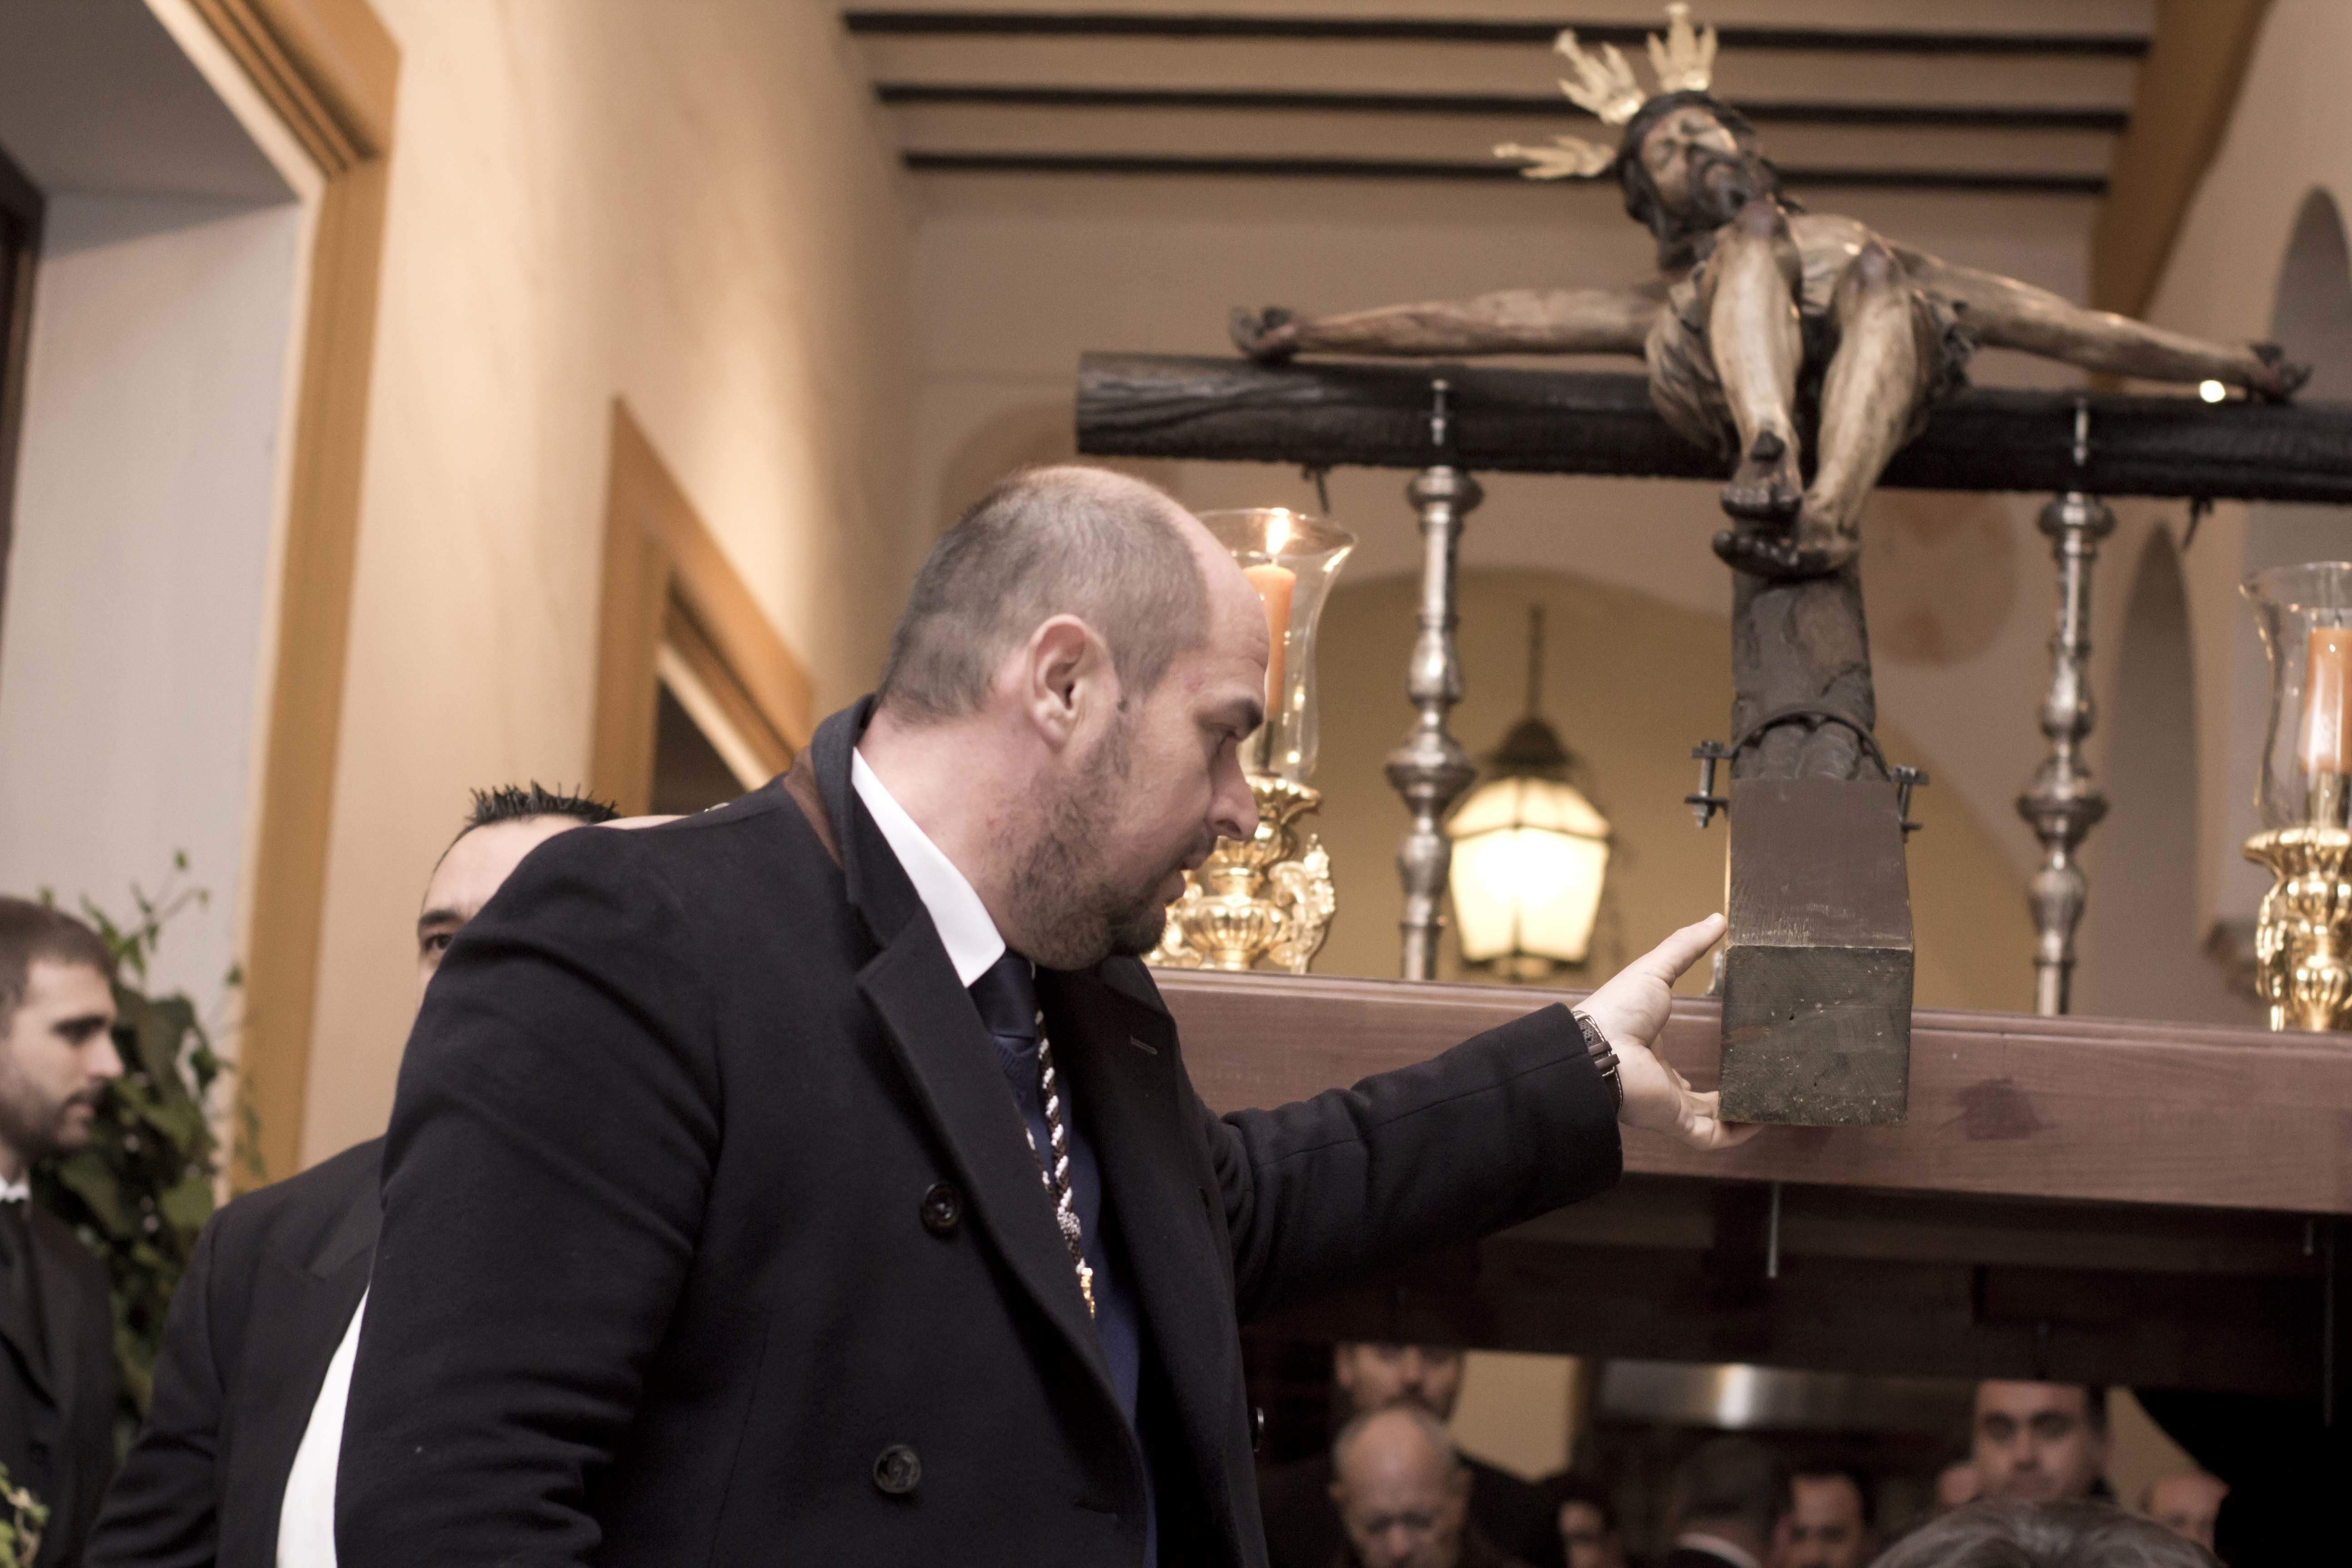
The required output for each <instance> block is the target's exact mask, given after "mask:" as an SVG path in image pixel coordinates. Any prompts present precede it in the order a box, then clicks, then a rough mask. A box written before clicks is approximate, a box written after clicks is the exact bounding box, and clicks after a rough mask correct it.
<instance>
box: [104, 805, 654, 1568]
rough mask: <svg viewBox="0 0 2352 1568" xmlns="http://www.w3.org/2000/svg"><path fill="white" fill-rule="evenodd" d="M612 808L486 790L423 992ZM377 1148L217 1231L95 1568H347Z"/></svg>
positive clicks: (163, 1359) (423, 915)
mask: <svg viewBox="0 0 2352 1568" xmlns="http://www.w3.org/2000/svg"><path fill="white" fill-rule="evenodd" d="M613 816H614V812H613V809H612V807H610V806H608V805H603V804H601V803H600V802H597V801H593V800H587V799H583V798H582V797H580V796H577V795H557V794H553V793H551V792H550V791H547V790H543V789H541V788H540V786H539V785H537V784H532V785H530V787H529V788H528V789H523V788H516V787H513V786H509V787H506V788H502V789H496V790H487V791H485V790H477V791H475V792H474V809H473V811H472V813H471V814H470V815H469V816H467V819H466V825H465V826H464V827H463V828H461V829H460V830H459V831H458V834H457V840H456V842H454V843H452V844H451V845H450V846H449V847H448V848H447V849H446V850H445V851H443V852H442V856H441V859H440V862H439V864H437V865H436V866H435V867H434V868H433V876H432V879H431V880H430V881H429V882H427V883H426V884H425V902H424V908H423V910H422V911H421V912H420V913H419V914H418V915H417V918H416V984H417V990H418V992H419V994H422V993H423V992H424V990H425V984H426V983H427V982H429V981H430V980H431V979H432V978H433V975H434V973H435V972H436V970H438V969H439V968H440V967H441V955H442V954H443V953H444V952H447V951H448V947H449V941H450V939H451V938H452V937H454V936H456V935H457V932H458V931H461V930H463V929H464V928H465V926H466V925H467V922H468V921H472V919H473V918H474V916H475V915H477V914H478V913H479V912H480V910H481V908H482V906H483V905H484V904H486V903H488V901H489V900H490V895H491V894H493V893H495V892H497V891H498V890H499V886H500V884H502V883H504V882H505V881H506V879H507V878H508V876H509V874H510V873H511V872H512V871H513V870H514V868H516V867H517V866H519V865H520V864H521V863H522V858H523V857H524V856H526V855H528V854H530V852H531V851H532V850H533V849H536V848H537V847H539V846H540V845H541V844H543V843H545V842H546V841H547V840H548V839H550V838H552V837H555V836H556V835H557V834H559V833H565V832H569V831H570V830H571V829H572V828H575V827H578V826H581V825H582V824H583V823H594V822H604V821H609V820H610V819H611V818H612V817H613ZM382 1158H383V1139H381V1138H372V1139H370V1140H368V1141H367V1142H364V1143H362V1144H360V1145H359V1146H358V1147H356V1148H353V1149H347V1150H345V1151H344V1152H342V1153H341V1154H338V1155H336V1156H334V1158H332V1159H331V1160H327V1161H324V1162H322V1163H320V1164H317V1165H314V1166H312V1167H311V1168H310V1170H308V1171H305V1172H303V1173H301V1174H300V1175H299V1176H294V1177H291V1178H289V1179H288V1180H286V1181H283V1182H279V1183H278V1184H276V1185H275V1186H269V1187H264V1188H263V1189H261V1190H260V1191H259V1192H256V1193H250V1194H247V1195H246V1196H244V1197H241V1198H239V1199H237V1200H236V1202H235V1203H232V1204H230V1205H228V1206H227V1207H226V1208H224V1209H222V1210H221V1211H220V1212H219V1213H218V1214H216V1215H214V1216H213V1218H212V1220H211V1222H210V1223H209V1224H208V1225H206V1226H205V1232H204V1235H203V1236H202V1237H200V1238H199V1239H198V1241H197V1243H196V1253H195V1258H194V1261H193V1263H192V1264H191V1265H190V1267H189V1269H188V1274H187V1278H186V1279H184V1280H182V1281H181V1283H180V1289H179V1290H178V1292H177V1294H175V1295H174V1296H173V1299H172V1311H171V1316H170V1318H169V1319H168V1320H167V1321H166V1322H165V1324H164V1328H163V1346H162V1349H161V1351H160V1352H159V1353H158V1355H157V1357H156V1363H155V1392H154V1397H153V1400H152V1403H151V1405H149V1407H148V1411H147V1420H146V1423H145V1425H144V1426H142V1428H141V1429H140V1433H139V1437H138V1441H137V1442H136V1443H134V1444H133V1445H132V1446H131V1454H130V1458H128V1459H126V1460H125V1461H124V1463H123V1467H122V1473H121V1475H120V1476H118V1477H117V1478H116V1479H115V1482H114V1486H113V1488H112V1489H111V1490H110V1491H109V1492H108V1493H107V1499H106V1510H105V1512H104V1513H103V1514H102V1515H101V1516H100V1519H99V1523H98V1529H97V1531H96V1533H95V1534H94V1535H93V1536H92V1538H91V1541H90V1549H89V1565H90V1568H214V1565H215V1564H218V1565H219V1568H333V1564H334V1562H335V1540H334V1517H335V1516H334V1507H335V1459H336V1454H337V1450H338V1449H339V1447H340V1446H341V1440H342V1428H343V1406H344V1401H345V1398H346V1396H347V1394H348V1393H349V1391H350V1387H351V1373H352V1352H353V1350H354V1349H355V1348H356V1346H357V1344H358V1341H359V1326H360V1319H361V1310H362V1305H363V1303H364V1300H365V1295H366V1291H367V1281H368V1268H369V1263H370V1259H371V1257H372V1255H373V1251H374V1247H375V1238H376V1220H377V1204H376V1173H377V1169H378V1166H379V1164H380V1163H381V1161H382Z"/></svg>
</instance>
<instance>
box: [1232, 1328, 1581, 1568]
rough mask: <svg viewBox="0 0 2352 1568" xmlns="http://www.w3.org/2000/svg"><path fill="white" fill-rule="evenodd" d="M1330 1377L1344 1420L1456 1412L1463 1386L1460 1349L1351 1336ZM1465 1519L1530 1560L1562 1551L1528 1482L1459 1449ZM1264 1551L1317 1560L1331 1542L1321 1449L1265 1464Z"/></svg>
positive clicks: (1289, 1559) (1298, 1567)
mask: <svg viewBox="0 0 2352 1568" xmlns="http://www.w3.org/2000/svg"><path fill="white" fill-rule="evenodd" d="M1331 1382H1332V1385H1333V1388H1334V1389H1335V1391H1336V1392H1337V1394H1338V1395H1339V1404H1340V1406H1341V1411H1342V1415H1341V1417H1340V1419H1341V1422H1342V1424H1345V1423H1346V1422H1348V1421H1352V1420H1354V1419H1356V1418H1357V1417H1358V1416H1360V1415H1371V1414H1372V1413H1373V1412H1375V1411H1381V1410H1387V1409H1390V1408H1391V1407H1393V1406H1396V1405H1412V1406H1414V1407H1415V1408H1418V1409H1422V1410H1426V1411H1428V1412H1429V1413H1430V1414H1431V1415H1434V1416H1435V1417H1436V1418H1437V1419H1438V1420H1439V1421H1440V1422H1441V1423H1443V1422H1446V1421H1450V1420H1452V1419H1453V1418H1454V1402H1455V1400H1457V1399H1458V1398H1460V1397H1461V1394H1462V1352H1460V1351H1458V1350H1456V1349H1454V1347H1453V1346H1451V1345H1393V1344H1379V1343H1369V1342H1350V1343H1342V1344H1336V1345H1333V1346H1332V1347H1331ZM1460 1461H1461V1464H1462V1467H1463V1468H1464V1470H1465V1473H1466V1474H1467V1475H1468V1476H1469V1477H1470V1522H1471V1523H1473V1524H1474V1525H1475V1526H1477V1528H1478V1531H1479V1532H1480V1533H1481V1534H1483V1535H1484V1536H1485V1537H1486V1539H1487V1540H1489V1541H1491V1542H1495V1543H1496V1545H1497V1546H1499V1547H1501V1548H1502V1549H1503V1550H1505V1551H1506V1552H1509V1553H1510V1554H1511V1555H1513V1556H1515V1557H1521V1558H1525V1559H1526V1560H1527V1561H1528V1563H1531V1564H1533V1565H1535V1568H1554V1565H1556V1564H1557V1563H1559V1561H1560V1545H1559V1534H1558V1532H1557V1531H1556V1529H1555V1527H1554V1525H1553V1521H1552V1510H1551V1509H1550V1507H1549V1505H1548V1504H1547V1503H1546V1502H1545V1500H1544V1497H1543V1494H1542V1493H1541V1492H1540V1491H1538V1489H1536V1488H1535V1487H1533V1486H1530V1485H1529V1484H1528V1483H1527V1482H1526V1481H1523V1480H1521V1479H1518V1477H1517V1476H1515V1475H1512V1474H1511V1473H1510V1472H1509V1471H1507V1470H1504V1469H1498V1468H1496V1467H1495V1466H1493V1465H1489V1464H1487V1463H1486V1462H1485V1461H1483V1460H1480V1459H1476V1458H1472V1457H1470V1456H1469V1455H1467V1454H1464V1455H1462V1456H1460ZM1264 1485H1265V1552H1266V1560H1267V1562H1268V1563H1271V1564H1272V1568H1324V1565H1325V1564H1327V1563H1329V1562H1330V1561H1331V1554H1332V1552H1333V1551H1334V1550H1335V1549H1337V1547H1338V1546H1339V1541H1340V1529H1339V1511H1338V1510H1336V1509H1335V1508H1334V1507H1333V1506H1332V1500H1331V1459H1330V1457H1329V1456H1328V1455H1327V1454H1318V1455H1316V1456H1315V1457H1314V1458H1308V1459H1301V1460H1299V1461H1298V1462H1297V1464H1294V1465H1289V1466H1286V1467H1284V1468H1281V1469H1278V1470H1274V1471H1270V1472H1268V1473H1267V1475H1266V1476H1265V1482H1264Z"/></svg>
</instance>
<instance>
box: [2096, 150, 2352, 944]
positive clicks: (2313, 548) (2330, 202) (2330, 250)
mask: <svg viewBox="0 0 2352 1568" xmlns="http://www.w3.org/2000/svg"><path fill="white" fill-rule="evenodd" d="M2271 336H2272V337H2273V338H2275V339H2276V340H2277V341H2278V342H2281V343H2284V344H2285V345H2286V348H2287V352H2288V353H2289V354H2290V355H2292V356H2293V357H2294V359H2296V360H2298V361H2301V362H2303V363H2307V364H2309V365H2310V366H2311V367H2312V372H2311V381H2310V383H2309V384H2308V385H2306V386H2305V388H2304V391H2303V395H2304V396H2305V397H2306V398H2311V399H2326V400H2328V401H2331V402H2342V401H2352V246H2347V242H2346V236H2345V226H2344V215H2343V213H2342V212H2341V211H2340V210H2339V209H2338V207H2337V205H2336V200H2335V198H2334V197H2333V196H2331V195H2329V194H2328V193H2327V192H2326V191H2323V190H2315V191H2313V192H2312V193H2311V194H2310V195H2307V196H2305V198H2304V201H2303V207H2302V210H2301V211H2300V212H2299V213H2298V214H2297V215H2296V217H2295V224H2294V233H2293V235H2292V236H2291V237H2289V239H2288V241H2287V247H2286V255H2285V257H2284V259H2283V260H2282V261H2281V262H2280V263H2279V283H2278V301H2277V304H2276V306H2275V307H2274V308H2273V314H2272V317H2271ZM2347 560H2352V510H2347V509H2346V508H2343V507H2333V506H2296V505H2288V504H2283V503H2268V502H2265V503H2263V504H2259V505H2255V506H2252V507H2250V508H2248V509H2247V515H2246V542H2245V555H2244V559H2243V561H2242V563H2241V566H2242V572H2241V575H2242V576H2247V575H2252V574H2253V573H2256V572H2260V571H2263V569H2265V568H2267V567H2272V566H2285V565H2292V564H2294V563H2297V562H2304V561H2347ZM2232 644H2233V649H2232V653H2231V685H2230V713H2229V726H2230V729H2229V758H2230V763H2229V774H2228V776H2227V777H2226V778H2224V779H2221V780H2217V781H2215V787H2218V788H2221V789H2224V790H2226V791H2227V792H2228V795H2227V798H2228V801H2229V817H2228V830H2227V832H2226V833H2225V834H2224V836H2223V839H2222V842H2221V845H2220V846H2218V847H2217V850H2216V852H2217V853H2218V854H2220V855H2221V857H2222V858H2223V865H2222V867H2221V883H2220V888H2221V893H2220V897H2219V898H2218V900H2216V902H2217V910H2216V913H2217V916H2218V921H2219V927H2218V929H2217V930H2216V931H2214V933H2213V936H2214V942H2215V949H2216V951H2217V952H2219V951H2224V950H2228V951H2234V952H2239V953H2241V954H2242V967H2244V968H2245V973H2248V974H2249V975H2251V973H2252V969H2251V967H2250V966H2251V964H2252V942H2253V917H2254V908H2255V905H2256V904H2258V903H2259V902H2260V901H2261V900H2262V896H2263V891H2264V890H2265V889H2267V888H2268V887H2269V886H2270V879H2269V877H2268V876H2267V875H2266V874H2265V873H2264V872H2263V871H2262V870H2260V869H2259V868H2256V867H2253V866H2252V865H2249V864H2247V863H2246V862H2245V860H2244V859H2243V858H2242V856H2240V855H2239V853H2238V846H2239V845H2241V844H2243V843H2244V842H2245V841H2246V839H2247V838H2249V837H2252V835H2253V833H2254V832H2255V830H2256V829H2257V828H2258V827H2259V826H2261V825H2260V823H2259V821H2258V820H2257V819H2256V817H2255V815H2254V800H2253V795H2254V775H2255V772H2256V770H2257V769H2258V768H2259V767H2260V765H2261V761H2262V753H2263V721H2264V719H2265V718H2266V716H2267V711H2268V708H2269V700H2270V695H2269V694H2270V672H2269V668H2268V663H2267V661H2266V660H2265V658H2264V657H2263V647H2262V643H2261V641H2260V639H2258V638H2257V637H2255V635H2254V626H2253V618H2252V616H2248V615H2245V614H2243V613H2241V614H2240V615H2239V616H2238V620H2237V626H2236V628H2235V630H2234V632H2233V634H2232ZM2101 831H2103V832H2104V831H2105V829H2102V830H2101ZM2094 901H2095V896H2094Z"/></svg>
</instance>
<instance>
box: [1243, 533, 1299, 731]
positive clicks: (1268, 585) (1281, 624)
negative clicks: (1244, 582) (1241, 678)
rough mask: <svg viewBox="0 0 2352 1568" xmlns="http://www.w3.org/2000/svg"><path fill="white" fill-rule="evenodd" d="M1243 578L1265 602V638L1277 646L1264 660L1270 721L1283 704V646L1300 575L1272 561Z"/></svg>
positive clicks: (1249, 570)
mask: <svg viewBox="0 0 2352 1568" xmlns="http://www.w3.org/2000/svg"><path fill="white" fill-rule="evenodd" d="M1242 575H1243V576H1244V577H1247V578H1248V579H1249V580H1250V585H1251V586H1252V587H1254V588H1255V589H1256V590H1257V596H1258V597H1259V598H1261V599H1263V600H1265V630H1266V636H1267V637H1269V638H1270V639H1272V642H1273V645H1274V646H1273V647H1272V649H1271V650H1270V651H1269V652H1268V653H1267V655H1266V660H1265V716H1266V718H1267V719H1268V720H1271V719H1273V717H1274V715H1275V712H1276V710H1277V709H1278V708H1279V707H1280V706H1281V704H1282V658H1283V651H1284V650H1283V645H1284V643H1285V642H1286V641H1287V640H1288V639H1289V637H1290V595H1291V590H1292V589H1294V588H1296V587H1297V586H1298V574H1297V573H1296V572H1293V571H1292V570H1291V569H1290V568H1289V567H1287V566H1277V565H1276V564H1275V563H1273V562H1271V561H1269V562H1267V563H1265V565H1263V566H1244V567H1243V568H1242Z"/></svg>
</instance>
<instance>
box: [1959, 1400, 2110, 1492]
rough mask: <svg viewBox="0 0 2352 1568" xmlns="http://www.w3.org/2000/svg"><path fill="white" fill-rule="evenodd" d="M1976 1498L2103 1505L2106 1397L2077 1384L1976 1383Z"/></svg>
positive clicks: (1972, 1459) (1972, 1457)
mask: <svg viewBox="0 0 2352 1568" xmlns="http://www.w3.org/2000/svg"><path fill="white" fill-rule="evenodd" d="M1972 1433H1973V1439H1974V1441H1973V1445H1972V1447H1971V1448H1970V1450H1969V1462H1970V1464H1971V1466H1972V1467H1973V1468H1974V1469H1975V1470H1976V1477H1977V1488H1978V1490H1977V1495H1978V1496H1979V1497H1987V1498H2001V1499H2004V1500H2009V1501H2011V1502H2061V1501H2065V1500H2071V1499H2075V1498H2106V1497H2111V1496H2112V1495H2113V1494H2112V1493H2111V1492H2109V1490H2108V1489H2107V1482H2106V1469H2107V1391H2106V1390H2105V1389H2104V1388H2089V1387H2085V1386H2084V1385H2083V1384H2079V1383H2004V1382H1999V1381H1993V1382H1986V1383H1980V1384H1977V1405H1976V1423H1975V1426H1974V1427H1973V1428H1972Z"/></svg>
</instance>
